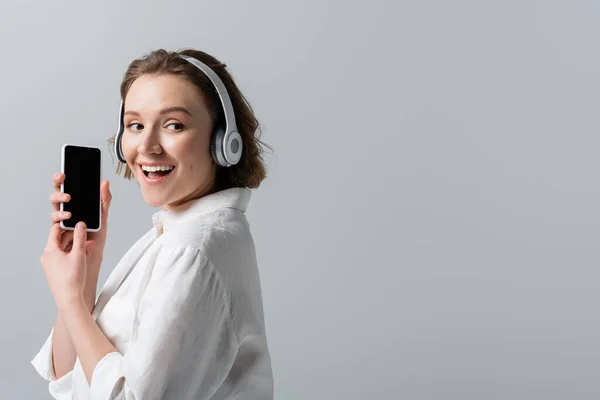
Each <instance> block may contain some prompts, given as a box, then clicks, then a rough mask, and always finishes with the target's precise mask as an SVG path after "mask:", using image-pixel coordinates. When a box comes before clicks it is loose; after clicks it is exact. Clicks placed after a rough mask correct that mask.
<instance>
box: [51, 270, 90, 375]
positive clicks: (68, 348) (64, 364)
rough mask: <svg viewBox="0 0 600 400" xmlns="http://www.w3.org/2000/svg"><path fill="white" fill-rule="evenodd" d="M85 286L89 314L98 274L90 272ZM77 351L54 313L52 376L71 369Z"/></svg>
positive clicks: (60, 319)
mask: <svg viewBox="0 0 600 400" xmlns="http://www.w3.org/2000/svg"><path fill="white" fill-rule="evenodd" d="M99 270H100V268H90V271H88V272H92V271H99ZM89 275H90V276H89V277H88V281H87V283H86V286H85V292H84V302H85V306H86V309H87V310H88V312H89V313H90V314H91V313H92V311H93V310H94V305H95V302H96V288H97V284H98V274H97V273H96V274H94V273H90V274H89ZM76 359H77V352H76V350H75V346H74V345H73V341H72V340H71V336H70V334H69V331H68V329H67V326H66V325H65V321H64V319H63V317H62V315H61V313H60V312H58V313H57V314H56V320H55V322H54V332H53V334H52V363H53V365H54V376H55V377H56V379H60V378H61V377H63V376H64V375H66V374H68V373H69V372H70V371H72V370H73V366H74V365H75V360H76Z"/></svg>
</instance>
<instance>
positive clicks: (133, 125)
mask: <svg viewBox="0 0 600 400" xmlns="http://www.w3.org/2000/svg"><path fill="white" fill-rule="evenodd" d="M127 128H129V129H131V130H133V131H141V130H142V129H144V125H142V124H139V123H137V122H134V123H131V124H129V125H127Z"/></svg>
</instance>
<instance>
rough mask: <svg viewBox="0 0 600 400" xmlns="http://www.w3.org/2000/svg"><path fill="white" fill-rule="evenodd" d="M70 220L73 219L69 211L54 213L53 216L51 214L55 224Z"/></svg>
mask: <svg viewBox="0 0 600 400" xmlns="http://www.w3.org/2000/svg"><path fill="white" fill-rule="evenodd" d="M69 218H71V213H70V212H68V211H54V212H53V213H52V214H50V219H51V220H52V223H53V224H55V223H57V222H60V221H65V220H67V219H69Z"/></svg>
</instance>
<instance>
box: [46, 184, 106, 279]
mask: <svg viewBox="0 0 600 400" xmlns="http://www.w3.org/2000/svg"><path fill="white" fill-rule="evenodd" d="M64 180H65V174H63V173H60V172H58V173H56V174H54V179H53V185H54V189H55V192H53V193H52V194H51V195H50V202H51V203H52V207H53V208H54V212H53V213H52V215H51V219H52V223H53V224H55V223H60V221H64V220H67V219H69V218H71V214H70V213H69V212H61V211H60V203H67V202H68V201H69V200H70V199H71V196H70V195H69V194H68V193H62V192H61V191H60V185H61V184H62V183H63V181H64ZM100 199H101V201H102V219H101V221H102V224H101V225H102V226H101V228H100V230H99V231H98V232H88V234H87V235H88V239H89V240H93V241H94V248H93V249H92V250H91V251H90V254H89V257H88V267H89V268H91V269H92V271H91V272H92V273H96V274H97V273H98V272H99V270H100V265H101V264H102V257H103V255H104V246H105V244H106V229H107V223H108V210H109V208H110V203H111V200H112V194H111V193H110V188H109V183H108V181H107V180H105V181H103V182H102V184H101V185H100ZM61 246H63V250H66V251H69V250H70V249H71V247H72V246H73V231H66V232H64V233H63V235H62V240H61Z"/></svg>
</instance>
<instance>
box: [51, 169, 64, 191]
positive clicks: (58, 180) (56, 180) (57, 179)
mask: <svg viewBox="0 0 600 400" xmlns="http://www.w3.org/2000/svg"><path fill="white" fill-rule="evenodd" d="M64 180H65V174H63V173H62V172H57V173H55V174H54V177H53V178H52V183H53V184H54V189H56V190H57V191H59V192H60V185H61V184H62V183H63V181H64Z"/></svg>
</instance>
